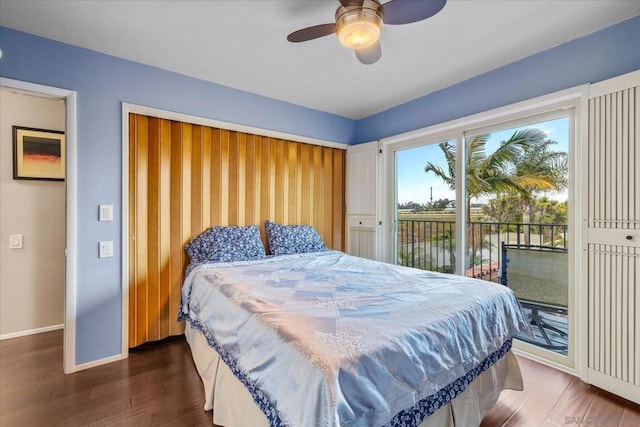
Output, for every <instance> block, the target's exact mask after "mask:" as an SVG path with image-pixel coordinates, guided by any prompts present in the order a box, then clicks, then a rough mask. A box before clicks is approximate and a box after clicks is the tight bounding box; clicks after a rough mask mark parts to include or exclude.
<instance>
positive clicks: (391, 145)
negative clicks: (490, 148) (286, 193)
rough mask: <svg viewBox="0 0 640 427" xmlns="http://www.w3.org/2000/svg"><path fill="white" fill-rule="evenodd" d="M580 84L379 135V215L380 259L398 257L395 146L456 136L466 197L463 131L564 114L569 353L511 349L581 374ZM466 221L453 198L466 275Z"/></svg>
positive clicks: (459, 191) (459, 195) (460, 187)
mask: <svg viewBox="0 0 640 427" xmlns="http://www.w3.org/2000/svg"><path fill="white" fill-rule="evenodd" d="M582 98H583V94H582V89H581V88H574V89H568V90H565V91H561V92H558V93H555V94H551V95H546V96H542V97H539V98H535V99H532V100H529V101H523V102H520V103H517V104H514V105H511V106H507V107H502V108H499V109H496V110H491V111H488V112H484V113H479V114H476V115H473V116H469V117H465V118H462V119H457V120H454V121H451V122H446V123H442V124H437V125H433V126H430V127H427V128H423V129H420V130H417V131H412V132H408V133H406V134H401V135H397V136H392V137H389V138H384V139H382V140H380V145H381V149H382V162H383V167H382V168H381V172H382V173H381V174H380V175H381V180H382V182H383V183H384V185H382V186H381V187H380V188H381V189H382V190H383V194H382V195H381V199H382V204H381V211H382V212H381V218H384V219H386V221H383V227H382V236H381V248H383V254H382V255H383V258H382V259H383V260H386V261H388V262H393V263H396V262H397V242H396V237H395V236H396V233H397V213H396V212H397V211H396V207H397V198H398V195H397V191H396V176H397V165H396V152H397V151H401V150H404V149H409V148H414V147H417V146H421V145H428V144H435V143H438V142H440V141H445V140H455V141H456V180H457V182H456V200H457V201H459V200H465V198H466V185H465V184H466V179H463V178H462V177H465V178H466V170H465V161H464V159H465V157H466V142H465V139H464V138H465V136H467V137H468V136H470V135H473V134H479V133H483V132H486V131H488V130H490V129H493V130H494V131H495V130H498V129H509V128H513V127H518V126H522V125H527V124H532V123H533V124H535V123H539V122H543V121H546V120H552V119H554V118H560V117H567V118H568V120H569V135H568V139H569V140H568V151H569V153H568V154H569V156H568V157H569V185H568V188H567V189H568V212H567V217H568V230H569V231H568V232H569V235H570V236H571V238H570V240H569V243H568V250H569V254H570V256H569V277H568V286H569V315H568V317H567V320H568V330H569V343H568V344H569V351H568V355H567V356H564V355H561V354H557V353H554V352H552V351H549V350H546V349H541V348H539V347H536V346H534V345H532V344H528V343H524V342H519V341H517V340H515V341H514V346H513V348H514V352H516V353H520V354H523V355H525V356H526V357H529V358H531V359H534V360H538V361H540V362H542V363H544V364H547V365H550V366H553V367H555V368H557V369H560V370H563V371H565V372H569V373H572V374H578V375H579V374H580V373H579V372H577V370H578V369H579V368H580V367H581V366H582V363H581V359H582V357H583V355H582V353H583V352H582V351H578V349H583V348H584V346H585V341H584V340H585V337H584V334H583V332H582V329H581V328H577V327H576V325H577V321H578V319H580V318H581V316H582V314H583V312H584V310H586V309H587V308H586V307H583V304H578V302H580V301H584V295H583V292H584V291H583V289H582V288H581V286H579V285H578V284H580V283H582V273H581V270H583V269H582V268H580V266H581V265H582V256H581V251H580V248H581V247H582V241H581V233H580V232H579V231H580V218H581V208H582V196H581V194H580V191H579V180H578V179H577V177H579V176H581V174H582V171H581V163H580V158H581V151H582V150H581V149H580V144H579V143H578V141H581V140H582V138H581V134H582V132H583V129H582V125H581V123H583V122H584V121H585V117H584V112H583V111H584V109H583V108H582V105H583V100H582ZM466 223H467V218H466V210H465V209H464V203H456V258H457V259H458V260H462V262H458V263H457V264H456V274H459V275H464V274H465V272H464V268H463V266H464V265H465V262H466V256H467V255H466V243H467V242H466V233H465V232H464V230H465V227H466Z"/></svg>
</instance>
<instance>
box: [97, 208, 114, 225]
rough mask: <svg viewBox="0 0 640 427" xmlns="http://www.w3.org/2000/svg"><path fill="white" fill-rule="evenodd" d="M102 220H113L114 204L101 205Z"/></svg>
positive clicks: (100, 218)
mask: <svg viewBox="0 0 640 427" xmlns="http://www.w3.org/2000/svg"><path fill="white" fill-rule="evenodd" d="M99 220H100V221H113V205H100V217H99Z"/></svg>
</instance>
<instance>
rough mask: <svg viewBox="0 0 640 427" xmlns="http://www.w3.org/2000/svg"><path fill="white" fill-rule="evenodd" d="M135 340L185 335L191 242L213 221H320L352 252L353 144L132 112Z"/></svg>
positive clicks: (331, 238) (336, 243)
mask: <svg viewBox="0 0 640 427" xmlns="http://www.w3.org/2000/svg"><path fill="white" fill-rule="evenodd" d="M129 159H130V160H129V168H128V170H129V218H128V223H129V230H130V236H129V239H128V245H129V276H128V277H129V346H130V347H135V346H138V345H140V344H143V343H144V342H147V341H152V340H157V339H162V338H165V337H167V336H171V335H179V334H181V333H183V331H184V325H183V324H182V323H179V322H176V317H177V313H178V309H179V303H180V290H181V287H182V282H183V279H184V277H183V274H184V269H185V268H186V265H187V263H188V262H189V260H188V257H187V256H186V253H185V251H184V245H185V244H186V243H187V242H188V241H189V240H191V239H192V238H193V237H195V235H197V234H198V233H200V232H202V231H204V230H206V229H207V228H209V227H210V226H212V225H250V224H260V226H261V235H262V237H263V241H264V243H265V245H266V236H265V234H264V221H265V220H272V221H278V222H282V223H286V224H294V223H302V224H309V225H312V226H314V227H315V228H316V229H317V230H318V232H319V233H320V235H321V237H322V238H323V240H324V242H325V244H326V246H327V247H330V248H334V249H338V250H344V226H345V225H344V193H345V187H344V186H345V182H344V176H345V171H344V168H345V167H346V165H345V151H344V150H340V149H335V148H329V147H320V146H313V145H308V144H303V143H298V142H293V141H284V140H280V139H274V138H269V137H264V136H258V135H250V134H244V133H241V132H234V131H229V130H224V129H216V128H210V127H206V126H200V125H191V124H188V123H180V122H174V121H169V120H165V119H157V118H150V117H146V116H142V115H135V114H130V116H129Z"/></svg>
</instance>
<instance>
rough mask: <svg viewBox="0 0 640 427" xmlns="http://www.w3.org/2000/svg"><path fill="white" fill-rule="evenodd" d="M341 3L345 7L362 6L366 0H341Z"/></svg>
mask: <svg viewBox="0 0 640 427" xmlns="http://www.w3.org/2000/svg"><path fill="white" fill-rule="evenodd" d="M340 4H341V5H342V6H343V7H349V6H357V7H361V6H362V5H363V4H364V0H340Z"/></svg>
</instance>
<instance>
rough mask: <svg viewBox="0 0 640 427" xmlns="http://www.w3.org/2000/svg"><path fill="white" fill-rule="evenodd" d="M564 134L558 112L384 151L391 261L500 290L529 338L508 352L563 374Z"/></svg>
mask: <svg viewBox="0 0 640 427" xmlns="http://www.w3.org/2000/svg"><path fill="white" fill-rule="evenodd" d="M574 128H575V120H574V110H571V109H562V110H557V111H552V112H547V113H543V114H538V115H532V116H531V117H528V118H527V117H525V118H521V119H518V120H514V121H505V122H503V123H498V124H492V125H490V126H483V127H476V128H474V129H460V130H459V132H451V134H450V137H445V138H438V139H435V138H434V139H432V140H426V141H421V142H416V143H415V144H406V143H405V144H403V145H402V146H399V147H398V148H397V149H395V150H393V149H392V150H391V151H392V152H393V154H394V160H395V161H394V174H395V175H394V176H395V188H394V190H395V191H394V194H395V198H396V199H395V203H394V212H393V214H394V218H395V229H394V231H395V232H394V233H392V236H393V238H394V242H393V255H394V258H393V259H394V261H395V262H396V263H397V264H400V265H405V266H410V267H415V268H420V269H425V270H431V271H438V272H444V273H454V274H460V275H464V276H467V277H474V278H477V279H481V280H487V281H491V282H494V283H496V284H498V285H504V286H509V287H510V288H512V289H513V290H514V292H515V293H516V296H517V297H518V298H519V300H520V302H521V304H522V306H523V309H524V312H525V315H526V316H528V318H529V319H530V321H531V325H532V331H533V335H531V336H530V335H527V334H521V335H520V336H518V337H517V340H516V341H517V343H516V344H515V346H516V348H518V349H521V350H523V351H525V352H527V353H529V354H532V355H534V356H535V357H538V358H540V359H543V360H546V361H551V362H552V363H554V364H556V365H560V366H565V367H567V368H569V369H572V368H573V367H574V365H575V364H574V354H575V337H574V320H573V319H574V318H575V316H576V313H575V310H574V307H575V304H574V299H575V298H574V297H573V295H574V294H575V290H574V287H573V285H572V281H571V280H570V274H573V273H570V262H569V260H570V259H572V258H571V257H572V256H573V255H572V253H573V250H572V248H573V246H572V245H573V243H574V242H572V241H571V238H570V237H571V235H572V234H571V233H570V230H572V229H574V228H575V227H574V226H575V224H572V223H571V218H572V216H571V214H570V212H571V210H572V209H573V208H574V207H573V206H572V205H571V204H570V203H571V200H572V198H571V197H570V191H571V186H570V185H569V184H570V176H571V173H572V171H571V170H570V164H571V162H570V151H571V150H572V147H573V139H574V131H573V130H572V129H574ZM457 163H461V165H458V164H457ZM460 166H462V167H460ZM541 284H542V285H544V286H546V287H548V289H547V288H544V289H543V286H541ZM523 288H524V290H523Z"/></svg>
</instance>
